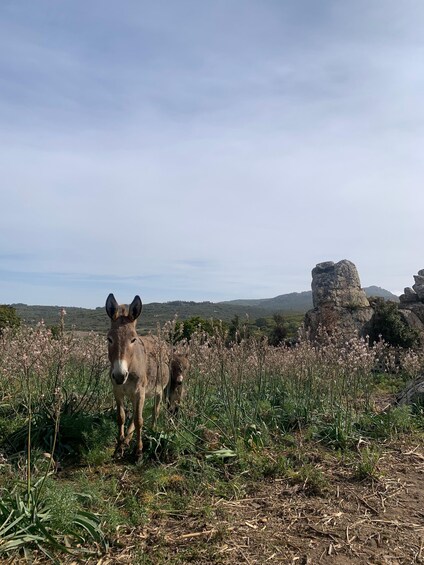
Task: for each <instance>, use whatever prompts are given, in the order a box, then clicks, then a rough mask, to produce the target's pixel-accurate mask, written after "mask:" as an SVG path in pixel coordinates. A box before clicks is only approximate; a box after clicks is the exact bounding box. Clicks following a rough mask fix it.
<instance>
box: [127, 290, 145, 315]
mask: <svg viewBox="0 0 424 565" xmlns="http://www.w3.org/2000/svg"><path fill="white" fill-rule="evenodd" d="M142 308H143V303H142V302H141V298H140V297H139V296H138V294H137V296H135V297H134V300H133V301H132V302H131V304H130V306H129V308H128V317H129V318H130V319H131V320H137V318H138V317H139V316H140V314H141V309H142Z"/></svg>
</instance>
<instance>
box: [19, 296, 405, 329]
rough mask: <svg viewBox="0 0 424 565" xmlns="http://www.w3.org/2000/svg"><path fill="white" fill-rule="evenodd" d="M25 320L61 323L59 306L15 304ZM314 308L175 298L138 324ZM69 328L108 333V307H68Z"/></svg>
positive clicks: (289, 299) (290, 302)
mask: <svg viewBox="0 0 424 565" xmlns="http://www.w3.org/2000/svg"><path fill="white" fill-rule="evenodd" d="M364 290H365V292H366V294H367V296H381V297H383V298H386V299H388V300H394V301H398V300H399V299H398V297H397V296H395V295H394V294H392V293H391V292H389V291H388V290H385V289H383V288H380V287H378V286H370V287H368V288H364ZM12 306H14V308H16V312H17V314H18V316H20V318H22V320H24V322H25V323H26V324H28V325H31V326H33V325H35V324H37V323H38V322H39V321H40V320H44V322H45V324H46V325H47V326H54V325H57V324H58V323H59V312H60V307H59V306H28V305H27V304H12ZM311 308H312V292H311V291H310V290H308V291H305V292H291V293H289V294H281V295H280V296H275V297H274V298H260V299H255V300H230V301H226V302H192V301H190V302H189V301H184V300H175V301H173V302H152V303H150V304H144V305H143V311H142V313H141V318H140V321H139V324H138V327H139V329H140V331H141V333H143V331H144V332H147V331H150V330H155V329H156V326H157V324H158V323H160V324H161V325H162V324H163V323H164V322H166V321H168V320H172V319H173V318H174V317H175V316H178V318H179V319H180V320H186V319H187V318H191V317H192V316H199V317H201V318H205V319H210V318H216V319H218V320H224V321H227V322H228V321H230V320H231V319H232V318H233V317H234V316H239V317H240V318H241V319H243V318H246V316H248V317H249V319H250V320H251V321H254V320H256V319H257V318H262V317H265V318H266V317H269V316H272V314H274V313H277V312H278V313H282V314H287V315H294V314H296V315H297V316H295V317H296V319H297V318H299V319H301V318H302V315H303V314H304V313H305V312H307V311H308V310H310V309H311ZM65 309H66V317H65V327H66V328H71V327H74V328H75V329H76V330H81V331H90V330H93V331H96V332H105V331H107V329H108V327H109V319H108V317H107V315H106V312H105V309H104V307H103V306H102V307H99V308H94V309H90V308H75V307H65Z"/></svg>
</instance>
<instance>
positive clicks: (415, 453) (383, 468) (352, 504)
mask: <svg viewBox="0 0 424 565" xmlns="http://www.w3.org/2000/svg"><path fill="white" fill-rule="evenodd" d="M327 453H328V452H327ZM316 457H317V460H316V464H317V466H318V468H320V469H321V471H323V473H324V474H325V477H326V478H327V481H328V482H327V487H326V488H325V489H324V492H322V493H320V494H316V493H315V494H311V493H309V491H308V485H307V484H296V485H293V484H290V482H288V481H287V480H285V479H272V480H269V481H262V482H259V483H255V484H254V487H252V488H251V492H249V494H248V495H247V496H246V497H244V498H242V499H239V500H234V501H231V500H223V499H216V500H214V501H213V503H212V507H213V511H212V513H211V517H210V518H208V519H207V520H203V521H201V522H199V519H198V514H196V512H195V511H194V510H195V508H196V505H199V504H201V503H202V502H201V500H197V501H195V500H194V501H193V514H192V515H191V513H190V511H188V512H187V513H186V514H185V515H184V516H181V515H180V516H174V517H173V516H157V517H156V518H155V519H152V520H151V521H150V522H149V524H148V525H147V526H145V527H144V528H143V530H140V531H136V530H133V531H127V532H122V537H121V540H120V541H121V544H122V546H121V549H118V548H117V547H115V549H112V553H111V554H109V555H108V556H106V557H104V558H103V559H101V560H100V561H99V562H98V563H99V565H111V564H113V563H130V562H131V563H134V562H139V563H152V564H158V565H160V564H162V563H196V564H204V565H207V564H218V563H220V564H232V565H235V564H239V563H240V564H241V563H247V564H259V563H260V564H262V563H282V564H286V563H287V564H293V565H307V564H311V565H314V564H317V563H323V564H325V563H331V564H334V565H344V564H368V563H370V564H378V565H383V564H384V565H385V564H390V565H395V564H396V565H397V564H411V563H424V488H423V479H424V449H423V446H422V445H421V444H420V445H416V443H415V445H414V444H411V443H408V441H406V440H405V441H403V442H397V443H396V444H394V445H387V446H384V449H383V455H382V459H381V460H380V461H379V464H378V478H377V479H372V480H371V479H367V480H364V481H358V480H354V479H352V473H349V471H348V469H347V467H346V465H345V464H343V463H341V462H340V459H338V458H337V456H336V455H334V456H332V455H330V457H328V456H326V457H323V458H322V460H320V454H319V451H318V452H317V456H316ZM136 545H137V546H140V553H138V555H139V557H138V558H137V560H136V558H135V556H134V553H133V551H134V548H135V546H136Z"/></svg>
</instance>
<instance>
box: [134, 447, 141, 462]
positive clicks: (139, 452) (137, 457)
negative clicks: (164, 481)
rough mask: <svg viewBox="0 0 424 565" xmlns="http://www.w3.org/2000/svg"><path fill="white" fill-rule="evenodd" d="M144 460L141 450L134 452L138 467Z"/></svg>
mask: <svg viewBox="0 0 424 565" xmlns="http://www.w3.org/2000/svg"><path fill="white" fill-rule="evenodd" d="M142 459H143V452H142V450H141V449H135V450H134V462H135V464H136V465H138V464H140V463H141V461H142Z"/></svg>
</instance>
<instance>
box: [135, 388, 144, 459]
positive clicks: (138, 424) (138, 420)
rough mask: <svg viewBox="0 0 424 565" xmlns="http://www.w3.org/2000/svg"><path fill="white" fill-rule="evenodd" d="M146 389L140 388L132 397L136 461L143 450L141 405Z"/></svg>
mask: <svg viewBox="0 0 424 565" xmlns="http://www.w3.org/2000/svg"><path fill="white" fill-rule="evenodd" d="M145 395H146V391H145V390H144V388H142V389H141V390H140V391H139V392H138V393H137V394H136V395H135V397H134V403H133V414H134V416H133V422H134V426H135V441H136V444H135V460H136V462H138V461H139V460H140V457H141V453H142V451H143V441H142V439H141V431H142V428H143V407H144V399H145Z"/></svg>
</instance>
